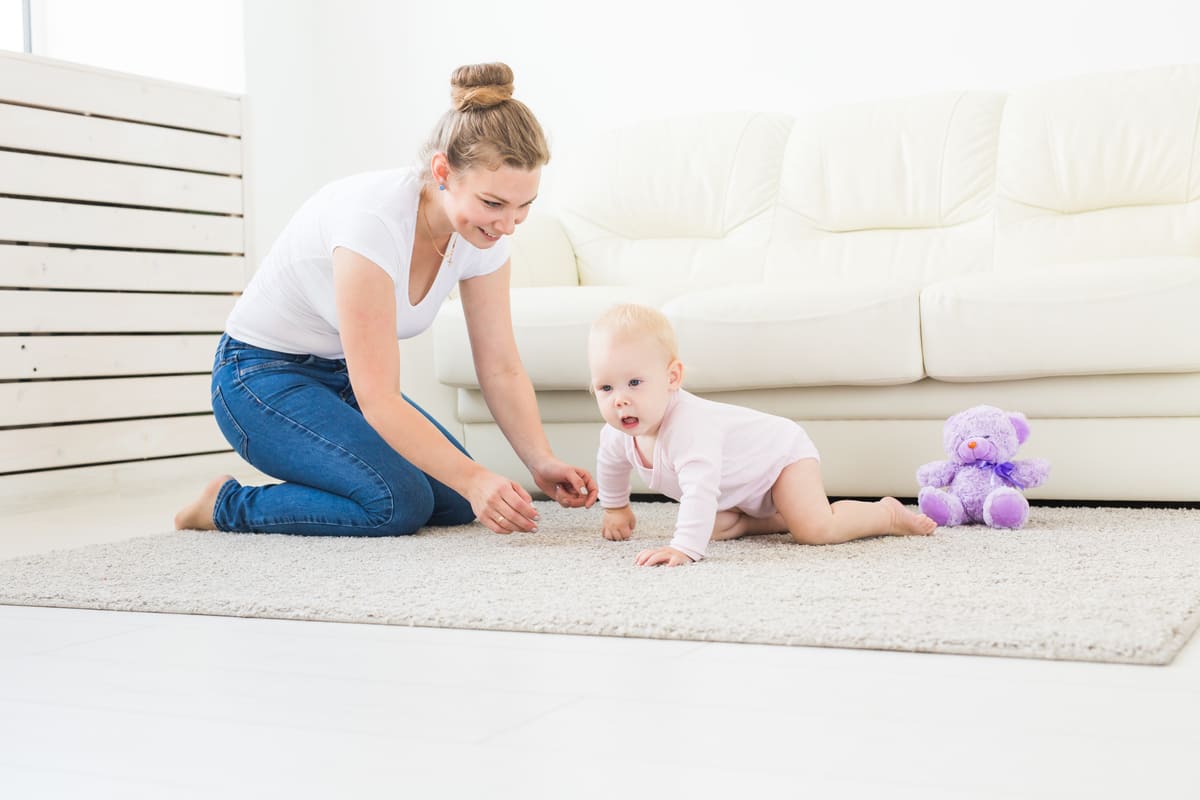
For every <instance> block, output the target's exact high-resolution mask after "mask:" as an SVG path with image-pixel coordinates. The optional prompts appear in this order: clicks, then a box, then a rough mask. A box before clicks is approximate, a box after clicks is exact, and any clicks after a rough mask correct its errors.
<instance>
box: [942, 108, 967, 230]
mask: <svg viewBox="0 0 1200 800" xmlns="http://www.w3.org/2000/svg"><path fill="white" fill-rule="evenodd" d="M966 96H967V93H966V91H962V92H959V94H958V98H957V99H956V100H955V101H954V106H953V107H952V108H951V109H950V118H949V119H948V120H946V135H945V136H944V137H942V158H941V161H940V163H939V164H938V204H937V213H938V227H939V228H941V227H945V226H944V225H942V223H943V222H944V221H945V212H944V210H943V209H944V204H945V201H946V152H947V150H949V148H950V132H951V131H953V130H954V118H955V117H956V116H957V115H958V107H959V105H960V104H961V103H962V101H963V98H964V97H966Z"/></svg>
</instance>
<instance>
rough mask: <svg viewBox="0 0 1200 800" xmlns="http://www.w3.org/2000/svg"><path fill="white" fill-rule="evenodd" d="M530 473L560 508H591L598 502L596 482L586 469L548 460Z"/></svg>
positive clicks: (556, 460)
mask: <svg viewBox="0 0 1200 800" xmlns="http://www.w3.org/2000/svg"><path fill="white" fill-rule="evenodd" d="M529 473H530V474H531V475H532V476H533V482H534V483H536V484H537V487H538V488H539V489H541V490H542V491H543V492H545V493H546V496H547V497H549V498H550V499H551V500H554V501H555V502H557V503H558V504H559V505H560V506H566V507H567V508H579V507H580V506H583V507H584V508H591V507H592V504H593V503H595V502H596V495H597V493H598V490H597V489H596V480H595V479H594V478H593V477H592V476H591V475H590V474H589V473H588V471H587V470H585V469H579V468H578V467H572V466H571V465H570V464H567V463H565V462H562V461H559V460H558V459H557V458H548V459H546V460H545V461H543V462H542V463H540V464H538V465H537V467H536V468H534V469H531V470H530V471H529Z"/></svg>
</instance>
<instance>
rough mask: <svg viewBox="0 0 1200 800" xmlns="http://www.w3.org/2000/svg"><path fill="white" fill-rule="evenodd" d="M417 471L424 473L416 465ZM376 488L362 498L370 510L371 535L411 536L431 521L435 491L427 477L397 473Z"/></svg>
mask: <svg viewBox="0 0 1200 800" xmlns="http://www.w3.org/2000/svg"><path fill="white" fill-rule="evenodd" d="M413 471H415V472H417V475H421V473H420V472H419V471H417V470H416V469H415V468H413ZM422 477H423V476H422ZM373 488H374V491H371V492H370V493H368V494H365V495H364V496H363V497H361V499H359V501H358V502H359V505H361V506H362V509H363V511H364V512H365V513H366V517H367V526H368V532H367V535H369V536H408V535H410V534H413V533H416V532H417V531H419V530H420V529H421V528H423V527H425V526H426V525H428V524H429V519H430V517H431V516H433V512H434V501H433V492H432V491H430V490H429V485H428V484H427V483H425V481H424V480H413V479H412V478H411V477H410V476H406V475H397V476H393V478H392V479H390V480H385V481H382V482H381V483H380V484H377V485H376V486H375V487H373Z"/></svg>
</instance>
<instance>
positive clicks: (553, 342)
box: [433, 286, 679, 390]
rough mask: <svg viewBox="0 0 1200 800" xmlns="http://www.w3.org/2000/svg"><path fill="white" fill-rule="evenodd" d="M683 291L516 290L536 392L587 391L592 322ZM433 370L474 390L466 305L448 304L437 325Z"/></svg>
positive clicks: (524, 354) (521, 342) (518, 323)
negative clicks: (609, 312) (615, 309)
mask: <svg viewBox="0 0 1200 800" xmlns="http://www.w3.org/2000/svg"><path fill="white" fill-rule="evenodd" d="M678 292H679V290H678V289H657V288H652V287H642V288H638V287H632V286H556V287H530V288H524V289H513V290H512V291H511V296H512V301H511V302H512V317H513V333H514V335H515V336H516V340H517V349H518V350H519V351H520V353H521V361H522V362H523V363H524V365H525V371H526V372H528V373H529V378H530V380H532V381H533V385H534V387H535V388H537V389H539V390H542V389H586V388H587V386H588V383H589V380H590V376H589V375H588V365H587V336H588V329H589V327H590V326H591V324H592V320H594V319H595V318H596V317H598V316H600V314H601V313H602V312H604V311H605V310H606V309H608V308H610V307H611V306H614V305H617V304H619V303H644V304H645V305H648V306H653V307H655V308H660V307H661V306H662V304H663V303H664V302H666V300H668V299H669V298H670V297H671V296H672V295H674V294H677V293H678ZM433 352H434V369H435V373H436V375H437V378H438V380H439V381H441V382H442V383H445V384H449V385H451V386H457V387H460V388H475V387H478V386H479V380H478V379H477V378H476V377H475V364H474V361H472V359H471V344H470V341H469V339H468V338H467V324H466V319H465V318H464V316H463V309H462V301H461V300H458V299H454V300H449V301H447V302H446V304H445V305H444V306H442V308H441V310H440V311H439V312H438V315H437V318H436V319H435V320H434V321H433Z"/></svg>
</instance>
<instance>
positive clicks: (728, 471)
mask: <svg viewBox="0 0 1200 800" xmlns="http://www.w3.org/2000/svg"><path fill="white" fill-rule="evenodd" d="M588 364H589V366H590V367H591V373H592V385H591V388H592V391H593V392H595V394H596V403H597V404H598V405H599V406H600V413H601V415H602V416H603V417H604V421H605V422H606V423H608V424H607V425H605V426H604V430H603V431H602V432H601V434H600V452H599V456H598V458H597V467H596V480H597V483H598V484H599V487H600V505H601V506H602V507H603V508H604V530H603V533H604V538H605V539H609V540H612V541H621V540H625V539H628V538H629V537H630V535H631V534H632V533H633V527H634V524H635V522H636V520H635V518H634V514H633V511H632V510H630V508H629V494H630V473H631V472H632V470H634V469H636V470H637V471H638V474H639V475H640V476H641V477H642V479H643V480H644V481H645V483H646V485H647V486H649V487H650V488H651V489H652V490H654V491H656V492H659V493H661V494H664V495H666V496H668V497H670V498H673V499H675V500H678V501H679V516H678V519H677V521H676V523H675V535H674V537H673V538H672V539H671V543H670V544H669V545H667V546H666V547H656V548H652V549H649V550H642V551H641V552H640V553H638V555H637V558H635V559H634V563H635V564H637V565H639V566H647V567H648V566H654V565H657V564H666V565H668V566H678V565H680V564H690V563H691V562H693V561H699V560H700V559H701V558H703V557H704V553H705V550H706V548H707V547H708V543H709V541H710V540H712V539H717V540H721V539H736V538H737V537H739V536H743V535H746V534H752V533H779V532H784V531H786V532H788V533H790V534H791V536H792V538H793V539H795V540H796V541H797V542H800V543H801V544H837V543H840V542H848V541H850V540H851V539H861V538H863V537H865V536H880V535H899V536H905V535H909V534H929V533H933V531H934V529H935V528H936V527H937V524H936V523H935V522H934V521H933V520H932V519H930V518H929V517H927V516H925V515H924V514H915V513H913V512H911V511H909V510H908V509H906V508H905V507H904V506H903V505H902V504H901V503H900V501H898V500H896V499H895V498H892V497H885V498H883V499H882V500H879V501H878V502H874V503H867V502H860V501H857V500H839V501H838V502H836V503H832V504H830V502H829V499H828V498H827V497H826V496H825V487H824V484H823V483H822V481H821V470H820V462H819V456H818V454H817V449H816V447H814V446H813V443H812V441H811V440H810V439H809V438H808V434H806V433H805V432H804V429H803V428H801V427H800V426H799V425H797V424H796V423H795V422H792V421H791V420H788V419H784V418H783V417H776V416H772V415H770V414H764V413H762V412H760V411H754V410H752V409H748V408H743V407H741V406H733V405H728V404H726V403H715V402H712V401H711V400H704V399H702V398H699V397H696V396H695V395H693V394H689V393H688V392H685V391H684V390H683V389H682V388H681V385H682V383H683V364H682V363H680V361H679V358H678V357H677V353H676V343H675V333H674V331H673V330H672V329H671V323H670V322H669V321H668V320H667V318H666V317H664V316H663V315H662V314H661V313H659V312H658V311H656V310H654V309H652V308H648V307H646V306H639V305H622V306H617V307H616V308H613V309H610V310H609V311H608V312H606V313H605V314H604V315H603V316H601V317H600V318H599V319H597V320H596V321H595V322H594V323H593V324H592V329H591V333H590V335H589V337H588Z"/></svg>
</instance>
